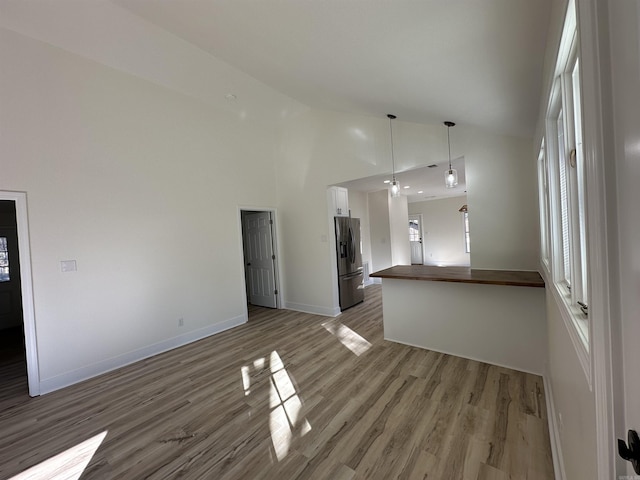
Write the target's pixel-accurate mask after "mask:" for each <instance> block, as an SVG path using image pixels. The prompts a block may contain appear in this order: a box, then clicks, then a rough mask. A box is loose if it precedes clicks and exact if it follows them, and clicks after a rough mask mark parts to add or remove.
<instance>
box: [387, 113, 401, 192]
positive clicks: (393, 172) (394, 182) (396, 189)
mask: <svg viewBox="0 0 640 480" xmlns="http://www.w3.org/2000/svg"><path fill="white" fill-rule="evenodd" d="M387 118H388V119H389V133H390V134H391V187H390V188H391V196H392V197H394V198H396V197H399V196H400V182H398V181H397V180H396V162H395V159H394V158H393V128H392V127H391V120H395V119H396V116H395V115H392V114H390V113H389V114H388V115H387Z"/></svg>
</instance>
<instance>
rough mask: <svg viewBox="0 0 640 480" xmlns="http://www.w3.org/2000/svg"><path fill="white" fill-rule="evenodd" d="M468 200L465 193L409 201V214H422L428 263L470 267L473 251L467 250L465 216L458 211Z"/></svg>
mask: <svg viewBox="0 0 640 480" xmlns="http://www.w3.org/2000/svg"><path fill="white" fill-rule="evenodd" d="M466 203H467V197H466V195H465V196H461V197H451V198H442V199H439V200H429V201H425V202H414V203H410V204H409V214H411V215H413V214H420V215H422V229H423V237H422V250H423V255H424V264H425V265H444V266H469V264H470V261H469V254H468V253H466V252H465V242H464V217H463V215H462V213H460V212H459V211H458V210H460V207H462V205H464V204H466ZM469 216H471V214H469ZM472 248H473V247H472Z"/></svg>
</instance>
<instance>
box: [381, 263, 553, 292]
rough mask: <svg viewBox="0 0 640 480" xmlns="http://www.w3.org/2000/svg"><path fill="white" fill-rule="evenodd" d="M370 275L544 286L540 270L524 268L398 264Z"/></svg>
mask: <svg viewBox="0 0 640 480" xmlns="http://www.w3.org/2000/svg"><path fill="white" fill-rule="evenodd" d="M369 276H370V277H378V278H394V279H398V280H425V281H430V282H458V283H481V284H486V285H513V286H517V287H540V288H544V280H543V279H542V277H541V276H540V274H539V273H538V272H531V271H524V270H480V269H476V268H474V269H472V268H468V267H432V266H428V265H396V266H395V267H391V268H387V269H385V270H380V271H379V272H375V273H372V274H371V275H369Z"/></svg>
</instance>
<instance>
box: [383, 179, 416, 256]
mask: <svg viewBox="0 0 640 480" xmlns="http://www.w3.org/2000/svg"><path fill="white" fill-rule="evenodd" d="M385 191H386V192H389V190H385ZM389 230H390V233H391V264H392V265H411V245H410V244H409V208H408V205H407V197H405V196H404V195H401V196H399V197H396V198H393V197H392V196H391V195H390V194H389Z"/></svg>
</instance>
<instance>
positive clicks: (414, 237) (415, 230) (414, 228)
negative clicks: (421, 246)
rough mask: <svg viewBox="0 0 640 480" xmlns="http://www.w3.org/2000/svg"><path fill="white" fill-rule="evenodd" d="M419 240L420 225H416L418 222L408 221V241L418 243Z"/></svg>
mask: <svg viewBox="0 0 640 480" xmlns="http://www.w3.org/2000/svg"><path fill="white" fill-rule="evenodd" d="M421 240H422V238H420V224H419V223H418V220H416V219H411V220H409V241H410V242H419V241H421Z"/></svg>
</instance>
